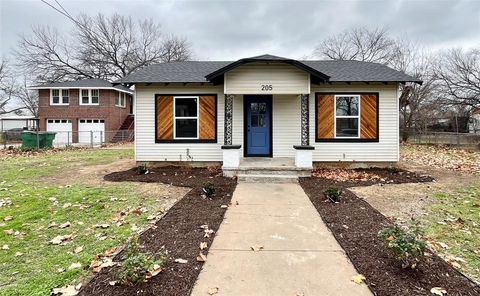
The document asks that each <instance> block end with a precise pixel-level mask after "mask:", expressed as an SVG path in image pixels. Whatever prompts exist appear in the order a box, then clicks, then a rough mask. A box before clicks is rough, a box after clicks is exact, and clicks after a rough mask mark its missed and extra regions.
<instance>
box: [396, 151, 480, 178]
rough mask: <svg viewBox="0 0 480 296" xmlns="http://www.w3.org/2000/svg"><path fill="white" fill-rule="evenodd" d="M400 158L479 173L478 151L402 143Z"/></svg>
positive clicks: (479, 153)
mask: <svg viewBox="0 0 480 296" xmlns="http://www.w3.org/2000/svg"><path fill="white" fill-rule="evenodd" d="M404 146H405V149H402V151H401V160H402V161H405V162H409V163H413V164H417V165H420V166H425V167H430V168H436V169H448V170H453V171H460V172H466V173H476V174H480V152H478V151H470V150H466V149H460V148H451V147H446V146H426V145H411V144H410V145H408V144H407V145H404Z"/></svg>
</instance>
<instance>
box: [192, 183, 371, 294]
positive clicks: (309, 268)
mask: <svg viewBox="0 0 480 296" xmlns="http://www.w3.org/2000/svg"><path fill="white" fill-rule="evenodd" d="M252 247H254V248H255V249H260V250H259V251H253V250H252ZM356 274H357V272H356V270H355V268H354V267H353V265H352V264H351V263H350V261H349V260H348V258H347V257H346V256H345V253H344V251H343V250H342V248H341V247H340V246H339V245H338V243H337V241H336V240H335V238H334V237H333V235H332V234H331V233H330V231H329V230H328V228H327V227H326V225H325V224H324V223H323V221H322V220H321V218H320V216H319V214H318V212H317V211H316V209H315V208H314V206H313V205H312V204H311V202H310V200H309V199H308V197H307V196H306V194H305V193H304V192H303V190H302V188H301V187H300V186H299V185H298V184H259V183H240V184H238V186H237V188H236V190H235V192H234V195H233V199H232V205H231V206H230V207H229V209H228V210H227V212H226V215H225V219H224V221H223V222H222V225H221V226H220V229H219V231H218V233H217V236H216V237H215V240H214V241H213V244H212V247H211V248H210V251H209V254H208V260H207V262H206V263H205V265H204V267H203V269H202V271H201V273H200V276H199V278H198V280H197V283H196V284H195V287H194V290H193V292H192V295H195V296H197V295H209V294H208V292H209V291H210V293H214V292H215V291H217V288H218V292H217V293H216V294H215V295H229V296H234V295H242V296H244V295H276V296H279V295H289V296H295V295H298V296H300V295H305V296H307V295H323V296H326V295H342V296H346V295H357V296H362V295H372V294H371V292H370V290H369V289H368V288H367V286H366V285H364V284H362V285H358V284H355V283H353V282H352V281H351V278H352V276H354V275H356Z"/></svg>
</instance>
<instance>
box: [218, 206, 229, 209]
mask: <svg viewBox="0 0 480 296" xmlns="http://www.w3.org/2000/svg"><path fill="white" fill-rule="evenodd" d="M220 207H221V208H222V209H226V208H228V206H227V205H221V206H220Z"/></svg>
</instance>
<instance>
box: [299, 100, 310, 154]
mask: <svg viewBox="0 0 480 296" xmlns="http://www.w3.org/2000/svg"><path fill="white" fill-rule="evenodd" d="M309 97H310V95H309V94H302V95H300V100H301V116H302V117H301V127H302V139H301V145H302V146H308V145H310V128H309V120H308V119H309V117H310V112H309V106H308V104H309Z"/></svg>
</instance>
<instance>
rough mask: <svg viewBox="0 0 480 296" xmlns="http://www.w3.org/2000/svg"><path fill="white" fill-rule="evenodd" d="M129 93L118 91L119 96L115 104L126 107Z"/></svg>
mask: <svg viewBox="0 0 480 296" xmlns="http://www.w3.org/2000/svg"><path fill="white" fill-rule="evenodd" d="M127 96H128V95H127V94H126V93H124V92H118V98H117V101H116V102H115V106H117V107H122V108H125V106H126V101H127Z"/></svg>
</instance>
